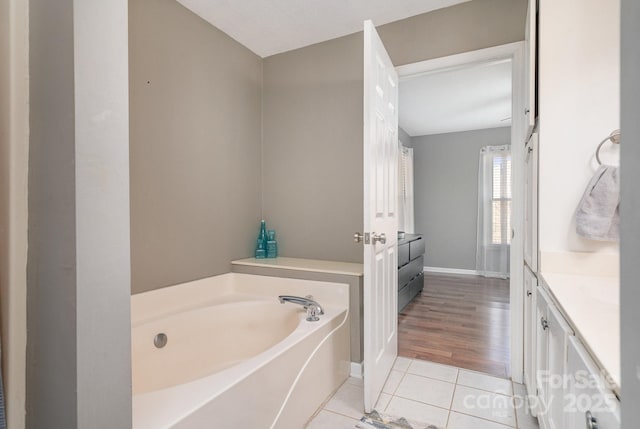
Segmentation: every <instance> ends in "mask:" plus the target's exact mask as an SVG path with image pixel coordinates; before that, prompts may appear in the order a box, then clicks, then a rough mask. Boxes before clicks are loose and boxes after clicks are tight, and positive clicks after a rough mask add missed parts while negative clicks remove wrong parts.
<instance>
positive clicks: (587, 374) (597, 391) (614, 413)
mask: <svg viewBox="0 0 640 429" xmlns="http://www.w3.org/2000/svg"><path fill="white" fill-rule="evenodd" d="M567 375H568V377H567V378H566V383H567V393H566V394H565V403H564V414H565V424H566V426H565V427H566V428H567V429H592V428H596V427H597V428H598V429H618V428H620V403H619V402H618V400H617V398H616V396H615V395H614V394H613V392H612V391H611V390H610V389H609V386H608V385H607V381H606V378H605V377H603V376H602V373H601V371H599V370H598V367H597V365H596V364H595V363H594V362H593V361H592V360H591V357H590V356H589V354H588V353H587V351H586V350H585V348H584V347H583V345H582V343H581V342H580V341H579V340H578V339H577V338H576V337H571V338H570V339H569V350H568V362H567ZM589 421H591V425H590V424H589Z"/></svg>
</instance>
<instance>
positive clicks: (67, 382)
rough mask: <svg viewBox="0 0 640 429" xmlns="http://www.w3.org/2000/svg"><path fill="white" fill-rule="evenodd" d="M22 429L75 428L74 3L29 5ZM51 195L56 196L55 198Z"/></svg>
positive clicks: (43, 0)
mask: <svg viewBox="0 0 640 429" xmlns="http://www.w3.org/2000/svg"><path fill="white" fill-rule="evenodd" d="M29 3H30V4H29V21H30V22H29V27H30V46H29V50H30V85H31V88H30V93H31V94H30V104H31V112H30V142H29V145H30V148H29V260H28V274H27V279H28V292H27V326H28V331H29V336H28V339H27V341H28V346H27V361H28V364H27V403H26V407H27V428H30V429H36V428H41V427H51V428H60V429H62V428H74V427H77V409H76V402H77V391H76V390H77V389H76V377H77V374H76V361H77V350H76V310H75V304H76V251H75V250H76V249H75V240H76V234H75V188H74V183H75V170H74V167H73V163H74V157H75V148H74V143H75V140H74V134H75V128H74V82H73V79H74V71H73V63H74V58H73V56H74V52H73V0H61V1H59V2H56V4H55V5H54V4H53V3H51V2H49V1H47V0H30V2H29ZM52 196H53V198H52Z"/></svg>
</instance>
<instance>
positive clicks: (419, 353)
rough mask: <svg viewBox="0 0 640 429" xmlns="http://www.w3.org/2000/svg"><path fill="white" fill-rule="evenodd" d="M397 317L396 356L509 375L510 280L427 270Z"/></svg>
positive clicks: (501, 375)
mask: <svg viewBox="0 0 640 429" xmlns="http://www.w3.org/2000/svg"><path fill="white" fill-rule="evenodd" d="M424 282H425V284H424V290H423V291H422V294H421V295H418V296H417V297H416V298H415V299H414V300H413V301H412V302H411V303H409V305H407V306H406V307H405V309H404V310H403V311H402V313H400V314H399V315H398V325H399V326H398V355H399V356H405V357H408V358H413V359H422V360H429V361H432V362H439V363H444V364H447V365H453V366H458V367H461V368H466V369H471V370H475V371H481V372H486V373H489V374H492V375H495V376H498V377H508V376H509V373H510V368H509V359H510V353H509V338H510V320H509V281H508V280H501V279H489V278H484V277H478V276H454V275H441V274H431V273H425V276H424Z"/></svg>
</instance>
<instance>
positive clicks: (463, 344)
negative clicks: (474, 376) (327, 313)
mask: <svg viewBox="0 0 640 429" xmlns="http://www.w3.org/2000/svg"><path fill="white" fill-rule="evenodd" d="M521 67H522V65H521V46H520V44H512V45H505V46H501V47H496V48H489V49H484V50H481V51H474V52H470V53H466V54H460V55H454V56H451V57H446V58H439V59H436V60H430V61H424V62H422V63H417V64H410V65H407V66H402V67H397V70H398V74H399V76H400V84H399V97H400V98H399V125H400V130H399V144H400V154H404V155H405V156H401V157H400V169H399V171H400V175H399V209H400V210H399V214H400V216H399V230H400V231H401V232H405V235H406V236H407V237H415V235H411V234H418V235H419V236H421V237H422V238H423V241H424V243H425V248H426V249H425V250H426V251H425V254H424V256H423V261H424V262H423V264H424V268H423V270H424V281H423V288H422V291H421V292H420V293H417V294H416V296H415V298H413V299H411V301H410V302H408V303H403V304H404V305H400V306H399V307H402V308H399V314H398V342H399V345H398V355H399V356H401V357H406V358H410V359H419V360H426V361H431V362H435V363H441V364H447V365H450V366H454V367H459V368H463V369H469V370H473V371H478V372H483V373H487V374H490V375H493V376H496V377H500V378H512V379H513V381H516V382H521V381H522V375H521V374H522V352H521V351H520V350H521V348H522V333H521V330H522V317H523V315H522V311H521V303H522V293H521V290H522V276H521V275H519V274H521V272H522V250H521V246H522V244H521V239H520V235H521V234H520V231H521V228H522V226H521V222H520V220H519V217H520V213H521V208H520V205H521V204H522V199H523V195H522V192H521V191H520V188H521V183H522V182H521V176H522V171H521V168H520V167H519V163H518V161H519V160H520V159H522V158H521V157H522V152H523V148H522V147H520V146H521V145H520V144H519V142H520V140H522V139H521V138H520V135H521V134H522V130H523V129H524V120H523V118H522V117H521V116H520V115H518V114H517V113H516V112H520V107H519V106H520V103H521V99H522V98H521V95H522V89H521V88H520V85H521V83H520V82H521V81H520V79H519V76H520V71H521ZM411 173H413V174H411ZM412 179H413V180H412ZM512 190H513V192H512ZM400 236H402V234H401V235H400ZM399 240H400V241H399V246H401V245H402V243H403V242H402V239H399ZM398 253H399V255H402V253H403V252H402V250H401V248H400V247H399V251H398ZM409 263H414V264H415V261H409ZM402 270H403V268H402V267H400V271H402ZM399 279H400V281H399V284H398V287H399V289H400V291H402V288H403V286H404V285H403V284H402V280H403V278H402V276H401V275H400V276H399Z"/></svg>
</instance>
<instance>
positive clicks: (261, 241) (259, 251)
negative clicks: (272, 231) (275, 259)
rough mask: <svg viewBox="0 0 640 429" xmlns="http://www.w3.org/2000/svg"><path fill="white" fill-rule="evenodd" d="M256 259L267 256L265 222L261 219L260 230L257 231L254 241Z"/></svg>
mask: <svg viewBox="0 0 640 429" xmlns="http://www.w3.org/2000/svg"><path fill="white" fill-rule="evenodd" d="M255 256H256V259H263V258H265V257H266V256H267V223H266V222H265V221H264V219H263V220H261V221H260V232H259V233H258V240H257V242H256V253H255Z"/></svg>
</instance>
